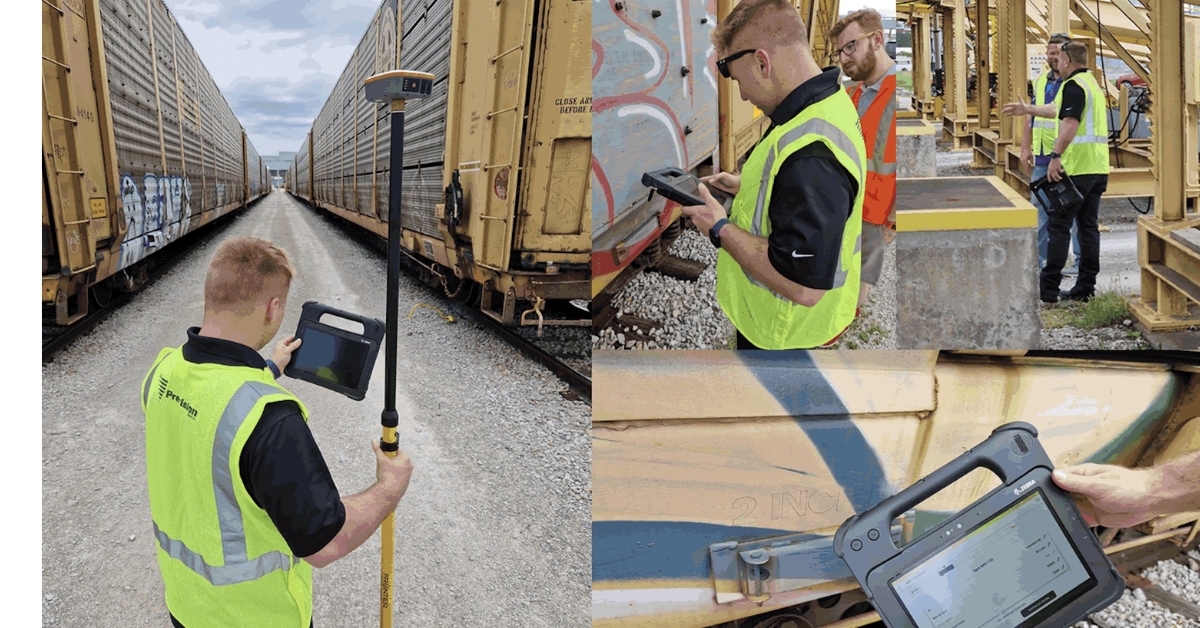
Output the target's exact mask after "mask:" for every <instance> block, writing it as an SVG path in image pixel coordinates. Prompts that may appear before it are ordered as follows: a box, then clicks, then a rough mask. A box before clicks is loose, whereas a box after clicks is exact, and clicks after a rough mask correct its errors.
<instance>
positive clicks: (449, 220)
mask: <svg viewBox="0 0 1200 628" xmlns="http://www.w3.org/2000/svg"><path fill="white" fill-rule="evenodd" d="M462 209H463V191H462V184H461V183H459V181H458V170H457V169H456V170H454V172H451V173H450V185H448V186H446V210H445V218H446V225H447V226H449V227H450V228H451V229H453V228H454V227H457V226H458V224H459V222H461V221H462Z"/></svg>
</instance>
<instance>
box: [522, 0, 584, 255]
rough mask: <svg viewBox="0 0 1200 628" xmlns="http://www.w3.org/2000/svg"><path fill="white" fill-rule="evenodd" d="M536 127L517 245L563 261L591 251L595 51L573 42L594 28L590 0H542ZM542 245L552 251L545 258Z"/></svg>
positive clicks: (532, 115) (534, 89) (526, 159)
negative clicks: (592, 69) (592, 63)
mask: <svg viewBox="0 0 1200 628" xmlns="http://www.w3.org/2000/svg"><path fill="white" fill-rule="evenodd" d="M541 9H542V15H541V16H539V19H538V24H540V25H541V28H540V32H539V33H538V36H537V39H536V42H537V49H536V52H535V58H534V62H533V64H534V67H537V68H539V69H540V71H539V72H537V73H535V74H534V77H533V84H532V86H531V88H530V95H529V101H530V104H529V123H528V124H529V128H528V130H527V134H526V138H525V150H524V153H523V155H522V163H521V168H522V170H523V171H524V172H525V178H524V180H523V181H522V185H521V199H522V205H523V211H519V212H518V214H517V216H518V221H517V228H516V233H515V234H514V242H513V246H514V248H516V249H518V250H520V251H522V253H523V254H528V256H529V257H530V258H532V261H556V260H561V259H562V256H561V253H563V252H571V253H582V254H585V255H586V254H590V253H591V250H592V235H591V225H590V222H589V221H590V220H591V189H590V187H589V186H590V183H591V160H592V105H591V102H592V76H591V73H590V72H589V71H588V66H589V63H588V60H589V59H590V56H591V51H590V50H589V49H587V48H585V47H583V46H578V45H574V42H577V41H586V40H587V39H588V37H589V36H590V34H591V18H590V16H591V10H590V9H591V7H590V6H589V5H588V3H586V2H547V3H543V4H542V7H541ZM541 251H551V252H552V253H550V254H549V255H547V256H546V259H544V260H543V259H538V258H539V257H540V252H541Z"/></svg>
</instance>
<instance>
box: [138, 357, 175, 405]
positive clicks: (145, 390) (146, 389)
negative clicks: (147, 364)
mask: <svg viewBox="0 0 1200 628" xmlns="http://www.w3.org/2000/svg"><path fill="white" fill-rule="evenodd" d="M170 355H171V354H169V353H168V354H167V355H164V356H163V357H162V358H160V359H159V360H158V362H155V363H154V367H153V368H151V369H150V375H149V376H148V377H146V383H145V384H143V385H142V407H143V408H144V407H146V404H147V403H150V384H153V383H154V374H155V373H157V372H158V367H159V366H160V365H161V364H162V363H163V360H166V359H167V358H168V357H169V356H170Z"/></svg>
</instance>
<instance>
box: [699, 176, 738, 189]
mask: <svg viewBox="0 0 1200 628" xmlns="http://www.w3.org/2000/svg"><path fill="white" fill-rule="evenodd" d="M700 180H701V181H703V182H704V184H705V185H711V186H713V187H715V188H717V189H718V190H725V191H726V192H729V193H730V194H737V193H738V190H740V189H742V175H740V174H732V173H729V172H718V173H717V174H713V175H709V176H707V177H700Z"/></svg>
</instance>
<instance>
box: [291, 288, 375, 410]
mask: <svg viewBox="0 0 1200 628" xmlns="http://www.w3.org/2000/svg"><path fill="white" fill-rule="evenodd" d="M326 314H328V315H331V316H336V317H338V318H343V319H346V320H350V321H356V322H358V323H361V324H362V326H363V333H362V334H356V333H354V332H351V331H346V330H344V329H339V328H337V327H332V326H330V325H326V324H324V323H322V322H320V320H321V317H322V316H324V315H326ZM383 334H384V325H383V321H380V320H379V319H375V318H367V317H365V316H358V315H357V314H351V313H350V312H344V311H342V310H338V309H335V308H332V307H329V306H327V305H321V304H320V303H317V302H316V301H309V302H308V303H305V304H304V308H303V310H302V311H301V313H300V324H299V325H297V326H296V337H297V338H299V339H300V340H302V341H303V342H301V343H300V348H299V349H296V351H295V353H293V354H292V361H291V362H289V363H288V365H287V368H286V369H284V373H286V374H287V376H288V377H294V378H296V379H302V380H304V381H306V382H309V383H312V384H316V385H318V386H321V387H322V388H328V389H329V390H332V391H335V392H339V393H342V394H343V395H346V396H347V397H350V398H351V399H355V400H359V401H361V400H362V399H363V397H366V396H367V384H368V383H369V382H370V380H371V370H372V368H373V367H374V366H375V356H376V355H377V354H378V353H379V344H380V343H381V342H382V341H383Z"/></svg>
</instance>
